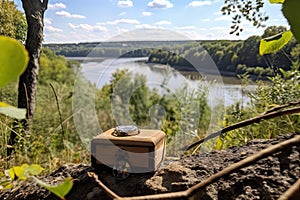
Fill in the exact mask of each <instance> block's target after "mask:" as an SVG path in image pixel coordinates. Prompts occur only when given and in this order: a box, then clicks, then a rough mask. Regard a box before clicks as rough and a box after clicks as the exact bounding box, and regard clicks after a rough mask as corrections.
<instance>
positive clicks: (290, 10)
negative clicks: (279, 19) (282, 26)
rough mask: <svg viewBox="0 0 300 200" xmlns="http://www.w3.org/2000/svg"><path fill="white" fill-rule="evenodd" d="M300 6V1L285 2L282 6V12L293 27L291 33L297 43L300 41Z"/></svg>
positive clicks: (287, 0)
mask: <svg viewBox="0 0 300 200" xmlns="http://www.w3.org/2000/svg"><path fill="white" fill-rule="evenodd" d="M299 5H300V4H299V1H297V0H285V1H284V3H283V6H282V12H283V14H284V16H285V17H286V18H287V20H288V22H289V24H290V26H291V31H292V33H293V34H294V36H295V38H296V39H297V41H300V22H299V20H298V19H299V17H300V13H299Z"/></svg>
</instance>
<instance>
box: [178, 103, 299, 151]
mask: <svg viewBox="0 0 300 200" xmlns="http://www.w3.org/2000/svg"><path fill="white" fill-rule="evenodd" d="M287 105H288V104H285V105H283V106H279V108H280V109H282V108H284V107H287ZM275 108H276V107H275ZM275 108H274V109H275ZM276 110H278V109H276ZM299 112H300V107H295V108H289V109H286V110H279V111H274V112H270V113H269V112H267V113H265V114H262V115H258V116H256V117H253V118H250V119H246V120H244V121H241V122H238V123H235V124H232V125H230V126H227V127H225V128H223V129H221V130H219V131H217V132H214V133H212V134H210V135H209V136H207V137H205V138H203V139H201V140H198V141H197V142H195V143H193V144H191V145H189V146H187V147H185V148H184V149H183V150H185V151H187V150H189V149H191V148H193V147H195V146H198V145H200V144H201V143H203V142H204V141H206V140H210V139H212V138H215V137H217V136H220V135H221V134H223V133H227V132H229V131H232V130H235V129H238V128H241V127H244V126H249V125H251V124H255V123H260V122H261V121H264V120H268V119H272V118H275V117H280V116H285V115H290V114H294V113H299Z"/></svg>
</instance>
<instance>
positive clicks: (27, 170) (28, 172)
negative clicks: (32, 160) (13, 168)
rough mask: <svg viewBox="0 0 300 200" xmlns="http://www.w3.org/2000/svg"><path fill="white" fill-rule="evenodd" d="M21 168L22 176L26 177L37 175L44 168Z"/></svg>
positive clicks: (38, 166) (37, 166)
mask: <svg viewBox="0 0 300 200" xmlns="http://www.w3.org/2000/svg"><path fill="white" fill-rule="evenodd" d="M22 168H23V169H24V174H25V175H26V176H29V175H39V174H40V173H41V172H42V171H43V170H44V168H42V167H41V166H40V165H37V164H32V165H26V164H25V165H22Z"/></svg>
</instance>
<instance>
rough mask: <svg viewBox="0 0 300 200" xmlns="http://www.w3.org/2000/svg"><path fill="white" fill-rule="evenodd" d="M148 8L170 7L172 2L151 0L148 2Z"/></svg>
mask: <svg viewBox="0 0 300 200" xmlns="http://www.w3.org/2000/svg"><path fill="white" fill-rule="evenodd" d="M148 7H149V8H172V7H173V4H172V3H171V2H170V1H168V0H153V1H151V2H149V3H148Z"/></svg>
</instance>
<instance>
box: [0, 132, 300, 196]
mask: <svg viewBox="0 0 300 200" xmlns="http://www.w3.org/2000/svg"><path fill="white" fill-rule="evenodd" d="M291 137H292V136H280V137H278V138H276V139H272V140H254V141H251V142H249V143H248V144H247V145H245V146H243V147H233V148H230V149H226V150H222V151H213V152H210V153H206V154H200V155H197V156H183V157H182V158H180V159H178V158H177V159H175V158H169V159H167V160H166V163H167V164H166V165H165V166H164V167H163V168H161V169H159V170H158V171H157V172H156V173H154V174H133V175H131V176H130V177H129V178H128V179H126V180H124V181H120V180H116V179H115V177H113V176H112V175H111V173H110V172H99V171H97V173H98V175H99V179H100V180H101V181H102V182H103V183H104V184H105V185H106V186H108V187H109V188H110V189H112V190H113V191H114V192H115V193H116V194H118V195H119V196H136V195H146V194H157V193H165V192H170V191H181V190H185V189H187V188H189V187H191V186H193V185H195V184H196V183H199V182H201V181H202V180H205V179H206V178H208V177H209V176H210V175H212V174H214V173H216V172H218V171H220V170H222V169H224V168H225V167H227V166H230V165H231V164H233V163H235V162H238V161H240V160H242V159H244V158H246V157H248V156H249V155H252V154H254V153H256V152H257V151H259V150H261V149H264V148H266V147H267V146H270V145H273V144H276V143H278V142H280V141H284V140H287V139H289V138H291ZM89 171H91V172H95V169H93V168H92V167H90V166H87V165H65V166H62V167H60V168H59V169H58V170H56V171H54V172H52V173H51V174H49V175H47V176H46V177H44V178H43V179H44V180H45V181H47V182H48V183H51V184H56V183H59V182H60V181H62V180H63V179H64V177H67V176H72V177H73V179H74V186H73V188H72V190H71V192H70V193H69V194H68V195H67V196H66V199H67V200H79V199H88V200H96V199H97V200H99V199H101V200H102V199H104V200H105V199H110V198H109V197H108V196H107V195H106V194H105V193H104V191H103V190H102V189H101V188H100V187H99V186H98V184H97V183H96V182H95V180H94V179H93V178H90V177H89V176H88V175H87V172H89ZM299 177H300V147H299V146H298V147H290V148H286V149H284V150H283V151H281V152H279V153H276V154H274V155H273V156H270V157H268V158H265V159H262V160H260V161H259V162H257V163H256V164H255V165H251V166H249V167H246V168H243V169H241V170H239V171H237V172H236V173H233V174H230V175H228V176H226V177H224V178H222V179H220V180H219V181H217V182H216V183H214V184H212V185H210V186H208V187H206V189H204V190H201V191H199V192H198V193H197V194H196V195H195V196H194V199H204V200H211V199H219V200H230V199H241V200H242V199H266V200H269V199H278V198H279V197H280V195H281V194H282V193H283V192H285V191H286V190H287V189H288V188H289V187H290V186H291V185H292V184H293V183H294V182H296V180H298V178H299ZM0 199H7V200H10V199H17V200H33V199H34V200H37V199H47V200H54V199H58V198H57V197H55V196H54V195H53V194H51V193H50V192H49V191H47V190H45V189H43V188H41V187H39V186H38V185H36V184H35V183H32V182H30V183H28V182H27V183H24V184H22V186H21V187H20V188H17V189H15V190H14V191H6V192H3V193H0Z"/></svg>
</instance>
